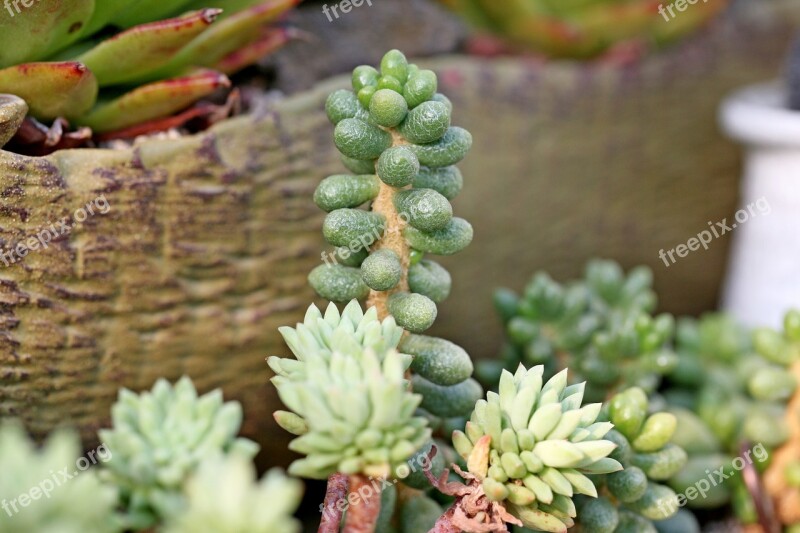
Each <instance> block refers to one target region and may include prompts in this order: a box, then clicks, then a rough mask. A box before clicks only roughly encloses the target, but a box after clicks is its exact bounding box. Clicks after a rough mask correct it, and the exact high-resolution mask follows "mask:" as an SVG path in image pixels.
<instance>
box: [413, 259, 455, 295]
mask: <svg viewBox="0 0 800 533" xmlns="http://www.w3.org/2000/svg"><path fill="white" fill-rule="evenodd" d="M452 285H453V282H452V279H451V278H450V273H449V272H448V271H447V270H445V268H444V267H443V266H441V265H440V264H439V263H436V262H435V261H431V260H430V259H423V260H421V261H420V262H419V263H417V264H415V265H411V267H410V268H409V269H408V287H409V288H410V289H411V292H416V293H417V294H423V295H425V296H427V297H428V298H430V299H431V300H433V301H434V303H437V304H438V303H441V302H443V301H444V300H445V299H446V298H447V297H448V296H450V288H451V287H452Z"/></svg>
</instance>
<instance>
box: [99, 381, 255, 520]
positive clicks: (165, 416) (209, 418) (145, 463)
mask: <svg viewBox="0 0 800 533" xmlns="http://www.w3.org/2000/svg"><path fill="white" fill-rule="evenodd" d="M111 418H112V428H111V429H103V430H100V432H99V435H100V439H101V440H102V441H103V442H104V443H105V444H106V445H107V446H108V448H109V449H110V450H112V452H113V454H114V457H113V460H111V461H108V462H106V463H103V470H102V471H101V475H102V476H103V479H105V480H108V481H109V482H111V483H113V484H114V485H116V486H117V487H119V490H120V498H121V504H122V506H123V508H124V510H125V511H126V512H127V515H128V519H129V521H130V524H131V526H132V527H133V528H141V529H144V528H147V527H150V526H152V525H153V524H155V523H156V522H157V521H159V520H160V519H163V518H165V517H169V516H173V515H175V514H176V513H178V512H180V511H181V510H182V509H183V507H184V506H185V498H184V494H183V488H184V485H185V483H186V480H187V479H188V478H189V477H190V476H191V475H193V474H194V473H195V472H196V471H197V468H198V466H199V465H200V464H201V463H203V462H204V461H205V460H207V459H209V458H211V457H214V456H216V455H219V454H224V455H239V456H241V457H244V458H245V459H250V458H252V457H253V456H254V455H255V454H256V452H257V451H258V446H257V445H256V444H255V443H254V442H252V441H250V440H247V439H242V438H237V437H236V435H237V434H238V433H239V428H240V426H241V423H242V408H241V405H239V403H238V402H227V403H223V400H222V392H221V391H220V390H219V389H217V390H214V391H212V392H209V393H208V394H205V395H203V396H198V395H197V391H196V390H195V388H194V385H193V384H192V382H191V380H190V379H189V378H187V377H184V378H181V379H180V380H179V381H178V382H177V383H175V385H174V386H172V385H170V384H169V383H168V382H167V381H165V380H159V381H157V382H156V384H155V385H154V386H153V389H152V390H151V391H147V392H143V393H141V394H135V393H133V392H131V391H129V390H127V389H122V390H121V391H120V393H119V399H118V400H117V403H116V404H114V407H113V408H112V410H111Z"/></svg>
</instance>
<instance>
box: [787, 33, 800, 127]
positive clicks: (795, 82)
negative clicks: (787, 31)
mask: <svg viewBox="0 0 800 533" xmlns="http://www.w3.org/2000/svg"><path fill="white" fill-rule="evenodd" d="M787 72H788V78H789V109H793V110H795V111H800V37H797V38H796V39H795V41H794V44H793V45H792V49H791V50H790V51H789V62H788V64H787Z"/></svg>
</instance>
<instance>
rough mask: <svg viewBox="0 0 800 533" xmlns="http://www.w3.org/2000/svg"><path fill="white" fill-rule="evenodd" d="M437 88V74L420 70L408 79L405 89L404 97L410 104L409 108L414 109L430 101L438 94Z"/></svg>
mask: <svg viewBox="0 0 800 533" xmlns="http://www.w3.org/2000/svg"><path fill="white" fill-rule="evenodd" d="M437 88H438V80H437V78H436V74H435V73H434V72H433V71H432V70H420V71H418V72H415V73H414V74H413V75H412V76H410V77H409V78H408V82H406V86H405V87H404V88H403V96H405V98H406V102H408V107H409V108H411V109H414V108H415V107H417V106H418V105H419V104H421V103H422V102H425V101H427V100H430V99H431V98H432V97H433V95H434V94H436V89H437Z"/></svg>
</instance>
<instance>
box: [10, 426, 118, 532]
mask: <svg viewBox="0 0 800 533" xmlns="http://www.w3.org/2000/svg"><path fill="white" fill-rule="evenodd" d="M105 451H106V452H108V453H109V454H110V455H111V457H110V459H113V460H116V457H115V455H116V453H115V450H113V448H111V447H110V446H109V447H108V448H107V449H106V450H105ZM81 455H82V449H81V442H80V439H79V438H78V436H77V435H76V434H74V433H72V432H68V431H58V432H56V433H54V434H52V435H51V436H50V437H49V438H48V440H47V442H46V443H45V444H44V446H43V447H42V448H41V449H37V448H36V446H35V444H34V443H33V442H32V441H31V440H30V439H29V438H28V436H27V435H26V434H25V431H24V429H23V428H22V426H21V425H20V424H18V423H16V422H12V421H5V422H4V423H3V424H2V425H0V469H2V472H3V473H2V475H0V501H2V503H3V508H4V510H3V511H2V512H0V531H3V532H4V533H31V532H34V531H36V532H40V531H41V532H44V531H58V532H59V533H82V532H85V531H92V532H97V533H117V532H120V531H122V529H123V528H122V521H121V520H120V519H119V517H117V516H115V514H114V509H115V507H116V503H117V493H116V490H115V489H114V487H112V486H110V485H105V484H103V483H101V482H100V480H99V479H98V478H97V474H96V471H95V470H94V469H92V468H90V469H89V470H85V471H80V472H79V471H78V469H77V468H76V462H77V461H78V459H79V458H80V457H81ZM86 461H87V464H88V459H86ZM65 475H66V476H67V477H66V478H65ZM22 495H24V498H25V499H27V503H25V502H23V501H22V498H23V496H22Z"/></svg>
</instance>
